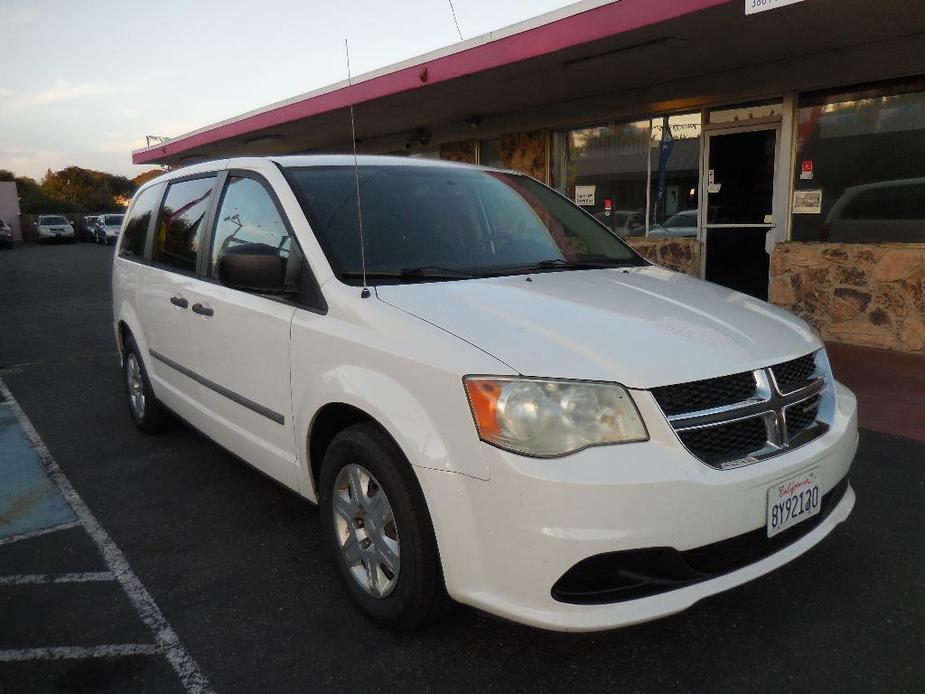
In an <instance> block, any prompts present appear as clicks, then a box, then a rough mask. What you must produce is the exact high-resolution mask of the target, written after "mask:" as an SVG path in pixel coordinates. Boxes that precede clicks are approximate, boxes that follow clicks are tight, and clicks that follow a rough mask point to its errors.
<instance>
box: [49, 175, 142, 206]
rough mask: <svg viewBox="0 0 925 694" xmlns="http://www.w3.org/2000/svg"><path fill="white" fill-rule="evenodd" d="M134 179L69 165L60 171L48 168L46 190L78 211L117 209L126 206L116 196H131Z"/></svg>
mask: <svg viewBox="0 0 925 694" xmlns="http://www.w3.org/2000/svg"><path fill="white" fill-rule="evenodd" d="M134 188H135V187H134V186H133V185H132V182H131V181H130V180H129V179H128V178H126V177H125V176H115V175H113V174H108V173H104V172H102V171H93V170H90V169H82V168H80V167H79V166H68V167H67V168H64V169H61V170H60V171H51V170H49V171H47V172H46V173H45V178H44V179H43V180H42V191H43V192H44V193H45V194H46V195H48V196H49V197H50V198H53V199H54V200H58V201H60V202H62V203H64V204H65V205H67V206H69V207H71V208H72V209H73V210H74V211H86V212H115V211H118V210H120V209H122V207H121V205H119V204H118V203H117V202H116V200H115V198H117V197H120V198H125V197H131V195H132V193H133V192H134Z"/></svg>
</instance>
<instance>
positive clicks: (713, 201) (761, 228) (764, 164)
mask: <svg viewBox="0 0 925 694" xmlns="http://www.w3.org/2000/svg"><path fill="white" fill-rule="evenodd" d="M777 141H778V129H777V126H775V125H771V126H764V127H763V128H758V129H756V128H737V129H729V130H720V131H713V132H712V133H710V134H709V135H708V137H707V152H706V164H707V165H706V166H705V167H704V184H703V189H704V193H705V195H704V198H703V199H704V200H706V203H707V204H706V205H705V206H704V207H705V214H704V216H703V232H704V234H703V238H704V239H705V241H706V244H705V251H706V263H705V268H704V270H705V272H704V278H705V279H707V280H708V281H710V282H716V283H717V284H722V285H724V286H726V287H729V288H731V289H736V290H738V291H740V292H744V293H746V294H751V295H752V296H756V297H758V298H759V299H765V300H766V299H767V298H768V268H769V264H770V256H769V255H768V252H767V235H768V232H769V231H771V230H773V229H774V215H773V200H774V172H775V165H776V160H777Z"/></svg>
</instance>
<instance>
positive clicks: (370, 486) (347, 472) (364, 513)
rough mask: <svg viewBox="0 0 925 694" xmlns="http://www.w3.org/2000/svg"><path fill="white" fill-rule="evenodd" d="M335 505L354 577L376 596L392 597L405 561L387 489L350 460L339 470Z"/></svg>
mask: <svg viewBox="0 0 925 694" xmlns="http://www.w3.org/2000/svg"><path fill="white" fill-rule="evenodd" d="M332 507H333V513H334V528H335V531H336V533H337V540H338V544H339V546H340V552H341V557H342V558H343V560H344V562H345V563H346V565H347V568H348V569H349V570H350V574H351V576H353V579H354V580H355V581H356V582H357V584H358V585H359V586H360V587H361V588H362V589H363V590H364V591H365V592H366V593H367V594H369V595H371V596H373V597H374V598H384V597H386V596H388V595H389V594H390V593H391V592H392V591H393V590H394V589H395V586H396V584H397V583H398V574H399V570H400V564H401V561H400V551H399V540H398V526H397V525H396V524H395V515H394V513H393V512H392V505H391V504H390V503H389V499H388V497H387V496H386V494H385V490H384V489H383V488H382V486H381V485H380V484H379V482H378V480H377V479H376V478H375V477H374V476H373V475H372V473H370V472H369V470H367V469H366V468H365V467H363V466H362V465H357V464H356V463H350V464H348V465H345V466H344V467H343V468H341V470H340V472H338V473H337V479H336V480H335V481H334V492H333V504H332Z"/></svg>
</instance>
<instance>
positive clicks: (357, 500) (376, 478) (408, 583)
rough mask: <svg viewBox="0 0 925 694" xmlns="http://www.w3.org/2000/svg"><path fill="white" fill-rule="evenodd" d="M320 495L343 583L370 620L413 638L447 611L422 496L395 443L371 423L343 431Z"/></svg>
mask: <svg viewBox="0 0 925 694" xmlns="http://www.w3.org/2000/svg"><path fill="white" fill-rule="evenodd" d="M319 491H320V500H319V502H320V503H319V506H320V510H321V520H322V525H323V526H324V531H325V536H326V538H327V541H328V544H329V546H330V547H331V550H332V554H333V555H334V561H335V563H336V565H337V570H338V573H339V575H340V578H341V581H342V583H343V584H344V587H345V589H346V590H347V592H348V594H349V595H350V597H351V599H352V600H353V602H354V603H355V604H356V605H357V606H358V607H359V608H360V609H361V610H362V611H363V612H364V613H365V614H366V615H367V616H368V617H370V618H371V619H373V620H374V621H376V622H378V623H379V624H381V625H383V626H385V627H387V628H390V629H395V630H397V631H412V630H415V629H418V628H420V627H422V626H424V625H426V624H428V623H430V622H433V621H435V620H436V619H438V618H439V617H441V616H442V615H443V614H444V613H445V612H446V611H447V609H448V608H449V606H450V605H451V602H450V598H449V596H448V595H447V593H446V588H445V586H444V582H443V571H442V568H441V564H440V555H439V553H438V551H437V541H436V538H435V536H434V529H433V525H432V523H431V519H430V514H429V512H428V510H427V504H426V502H425V500H424V494H423V493H422V492H421V488H420V486H419V485H418V481H417V478H416V477H415V475H414V472H413V470H412V469H411V465H410V464H409V463H408V461H407V460H406V459H405V457H404V455H402V453H401V451H400V450H399V448H398V446H396V445H395V443H394V441H392V440H391V439H390V438H389V437H388V436H387V435H386V434H385V433H384V432H383V431H382V430H381V429H379V428H378V427H377V426H375V425H373V424H371V423H370V424H358V425H355V426H351V427H348V428H347V429H344V430H343V431H342V432H340V433H339V434H338V435H337V436H336V437H334V440H333V441H332V442H331V444H330V446H328V449H327V451H326V452H325V455H324V461H323V463H322V468H321V480H320V490H319Z"/></svg>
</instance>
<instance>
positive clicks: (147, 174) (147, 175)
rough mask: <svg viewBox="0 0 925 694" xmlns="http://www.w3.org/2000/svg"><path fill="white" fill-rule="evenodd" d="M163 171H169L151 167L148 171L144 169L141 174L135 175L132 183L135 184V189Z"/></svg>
mask: <svg viewBox="0 0 925 694" xmlns="http://www.w3.org/2000/svg"><path fill="white" fill-rule="evenodd" d="M162 173H167V171H166V169H149V170H148V171H142V172H141V173H140V174H138V175H137V176H135V178H133V179H132V184H133V185H134V186H135V189H136V190H137V189H138V188H141V186H142V185H144V184H145V183H147V182H148V181H150V180H151V179H152V178H157V177H158V176H160V175H161V174H162Z"/></svg>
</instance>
